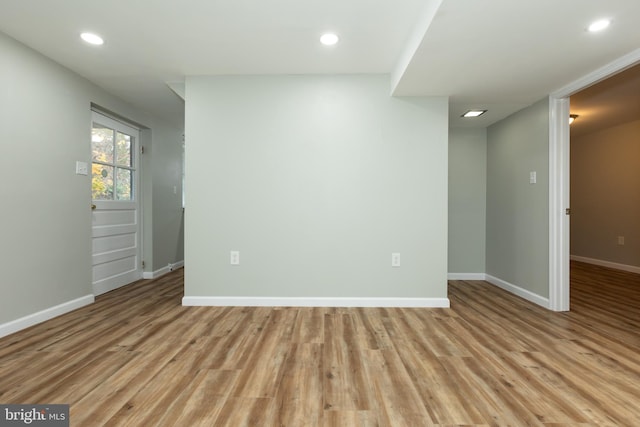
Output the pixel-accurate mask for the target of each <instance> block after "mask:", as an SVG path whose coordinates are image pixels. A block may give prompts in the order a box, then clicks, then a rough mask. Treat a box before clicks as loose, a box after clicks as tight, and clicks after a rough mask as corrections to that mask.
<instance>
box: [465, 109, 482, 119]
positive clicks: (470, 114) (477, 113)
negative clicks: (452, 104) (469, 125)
mask: <svg viewBox="0 0 640 427" xmlns="http://www.w3.org/2000/svg"><path fill="white" fill-rule="evenodd" d="M486 112H487V110H469V111H467V112H466V113H464V114H463V115H462V116H461V117H464V118H470V117H478V116H481V115H483V114H484V113H486Z"/></svg>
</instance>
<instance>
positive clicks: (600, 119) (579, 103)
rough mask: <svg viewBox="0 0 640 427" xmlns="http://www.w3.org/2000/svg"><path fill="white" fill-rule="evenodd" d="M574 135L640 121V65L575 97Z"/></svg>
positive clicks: (573, 109) (573, 103) (572, 102)
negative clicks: (576, 116)
mask: <svg viewBox="0 0 640 427" xmlns="http://www.w3.org/2000/svg"><path fill="white" fill-rule="evenodd" d="M571 114H577V115H578V118H577V119H576V120H575V121H574V122H573V124H572V125H571V136H572V137H573V136H580V135H584V134H587V133H591V132H596V131H598V130H601V129H604V128H608V127H611V126H616V125H620V124H623V123H628V122H631V121H635V120H640V65H636V66H635V67H631V68H629V69H627V70H625V71H622V72H620V73H618V74H616V75H615V76H612V77H609V78H608V79H606V80H604V81H602V82H599V83H597V84H595V85H593V86H591V87H588V88H586V89H584V90H582V91H580V92H578V93H576V94H574V95H572V96H571Z"/></svg>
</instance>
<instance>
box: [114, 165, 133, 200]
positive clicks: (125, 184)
mask: <svg viewBox="0 0 640 427" xmlns="http://www.w3.org/2000/svg"><path fill="white" fill-rule="evenodd" d="M117 174H118V176H117V179H116V182H117V185H116V200H131V181H132V178H133V171H132V170H130V169H122V168H117Z"/></svg>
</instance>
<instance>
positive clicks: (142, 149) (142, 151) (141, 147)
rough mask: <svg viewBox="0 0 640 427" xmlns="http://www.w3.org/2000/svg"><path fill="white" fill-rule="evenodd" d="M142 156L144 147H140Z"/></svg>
mask: <svg viewBox="0 0 640 427" xmlns="http://www.w3.org/2000/svg"><path fill="white" fill-rule="evenodd" d="M140 154H144V145H141V146H140Z"/></svg>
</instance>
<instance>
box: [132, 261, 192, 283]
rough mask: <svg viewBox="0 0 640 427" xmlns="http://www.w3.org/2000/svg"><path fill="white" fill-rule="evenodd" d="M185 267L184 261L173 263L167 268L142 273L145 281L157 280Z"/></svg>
mask: <svg viewBox="0 0 640 427" xmlns="http://www.w3.org/2000/svg"><path fill="white" fill-rule="evenodd" d="M182 267H184V261H177V262H174V263H173V264H172V263H169V264H167V266H166V267H162V268H160V269H158V270H156V271H145V272H144V273H142V278H143V279H157V278H158V277H160V276H164V275H165V274H167V273H170V272H172V271H173V270H177V269H179V268H182Z"/></svg>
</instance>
